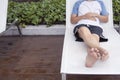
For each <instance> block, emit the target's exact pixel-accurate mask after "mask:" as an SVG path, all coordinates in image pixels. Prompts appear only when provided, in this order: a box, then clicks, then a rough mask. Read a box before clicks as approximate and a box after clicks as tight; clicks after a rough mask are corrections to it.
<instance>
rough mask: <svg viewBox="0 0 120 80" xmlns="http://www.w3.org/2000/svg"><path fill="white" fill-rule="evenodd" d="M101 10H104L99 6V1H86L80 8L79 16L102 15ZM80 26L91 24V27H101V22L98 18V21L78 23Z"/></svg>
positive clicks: (85, 20)
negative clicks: (89, 13)
mask: <svg viewBox="0 0 120 80" xmlns="http://www.w3.org/2000/svg"><path fill="white" fill-rule="evenodd" d="M101 10H102V9H101V5H100V4H99V2H98V1H84V2H82V3H81V4H80V6H79V11H78V12H79V13H78V16H82V15H84V14H86V13H88V12H93V13H97V14H100V12H101ZM79 24H90V25H95V26H100V21H99V19H98V18H96V21H92V20H88V19H82V20H80V21H78V23H77V24H76V25H79Z"/></svg>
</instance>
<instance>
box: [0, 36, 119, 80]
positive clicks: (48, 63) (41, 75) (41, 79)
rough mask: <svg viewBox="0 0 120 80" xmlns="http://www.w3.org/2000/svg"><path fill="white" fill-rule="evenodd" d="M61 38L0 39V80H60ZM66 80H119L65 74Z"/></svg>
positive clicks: (25, 37)
mask: <svg viewBox="0 0 120 80" xmlns="http://www.w3.org/2000/svg"><path fill="white" fill-rule="evenodd" d="M63 40H64V36H57V35H56V36H23V37H18V36H9V37H0V80H61V75H60V64H61V55H62V48H63ZM67 80H120V76H119V75H118V76H112V75H111V76H107V75H106V76H91V75H68V76H67Z"/></svg>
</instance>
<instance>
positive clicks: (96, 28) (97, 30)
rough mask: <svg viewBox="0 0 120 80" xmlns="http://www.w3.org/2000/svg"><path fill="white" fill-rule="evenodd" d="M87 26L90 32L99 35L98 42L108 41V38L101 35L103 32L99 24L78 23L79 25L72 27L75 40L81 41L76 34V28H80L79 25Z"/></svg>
mask: <svg viewBox="0 0 120 80" xmlns="http://www.w3.org/2000/svg"><path fill="white" fill-rule="evenodd" d="M83 26H84V27H87V28H88V29H89V30H90V32H91V33H92V34H97V35H98V36H99V37H100V40H99V41H100V42H106V41H108V39H107V38H105V37H104V36H103V35H102V33H103V29H102V28H100V27H99V26H94V25H86V24H80V25H77V26H76V27H75V28H74V31H73V32H74V35H75V37H76V41H83V39H82V38H81V37H80V36H79V34H78V29H79V28H80V27H83Z"/></svg>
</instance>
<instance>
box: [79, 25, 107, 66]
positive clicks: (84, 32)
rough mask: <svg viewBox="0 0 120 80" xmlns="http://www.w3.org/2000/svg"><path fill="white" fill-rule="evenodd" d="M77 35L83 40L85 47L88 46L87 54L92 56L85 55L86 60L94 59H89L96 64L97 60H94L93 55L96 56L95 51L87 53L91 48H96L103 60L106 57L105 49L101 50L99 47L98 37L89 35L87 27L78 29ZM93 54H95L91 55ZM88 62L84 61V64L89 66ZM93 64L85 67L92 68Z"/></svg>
mask: <svg viewBox="0 0 120 80" xmlns="http://www.w3.org/2000/svg"><path fill="white" fill-rule="evenodd" d="M78 33H79V36H80V37H81V38H82V39H83V40H84V42H85V43H86V45H87V46H88V48H89V49H88V54H89V53H90V54H94V56H93V55H87V58H90V57H92V58H94V59H91V60H92V62H94V63H95V62H96V61H97V59H98V58H96V59H95V55H98V54H95V53H97V52H96V51H95V50H93V51H89V50H90V49H91V48H96V49H98V51H99V53H100V55H102V56H103V57H104V58H105V56H106V55H108V53H107V51H106V50H105V49H103V48H102V47H100V44H99V36H98V35H96V34H91V32H90V31H89V29H88V28H87V27H80V28H79V30H78ZM93 52H95V53H93ZM87 61H89V60H87V59H86V64H89V62H87ZM92 65H93V64H91V65H87V66H92Z"/></svg>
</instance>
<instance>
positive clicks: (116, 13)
mask: <svg viewBox="0 0 120 80" xmlns="http://www.w3.org/2000/svg"><path fill="white" fill-rule="evenodd" d="M112 1H113V20H114V23H115V24H119V22H120V0H112Z"/></svg>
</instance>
